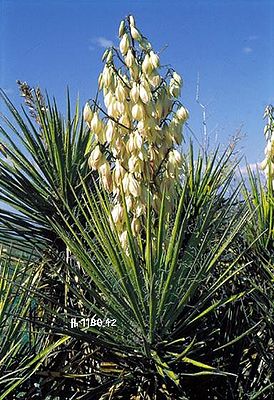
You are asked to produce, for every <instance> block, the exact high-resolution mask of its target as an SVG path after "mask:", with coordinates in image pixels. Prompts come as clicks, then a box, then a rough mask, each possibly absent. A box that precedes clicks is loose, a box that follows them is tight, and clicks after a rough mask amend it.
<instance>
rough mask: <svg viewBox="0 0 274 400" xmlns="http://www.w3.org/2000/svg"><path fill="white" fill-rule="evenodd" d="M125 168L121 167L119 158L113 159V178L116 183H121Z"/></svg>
mask: <svg viewBox="0 0 274 400" xmlns="http://www.w3.org/2000/svg"><path fill="white" fill-rule="evenodd" d="M125 173H126V170H125V169H124V168H123V167H122V165H121V163H120V161H119V160H116V161H115V168H114V180H115V183H116V185H119V184H120V183H121V180H122V179H123V177H124V176H125Z"/></svg>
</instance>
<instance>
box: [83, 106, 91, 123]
mask: <svg viewBox="0 0 274 400" xmlns="http://www.w3.org/2000/svg"><path fill="white" fill-rule="evenodd" d="M83 116H84V121H85V122H87V123H90V122H91V120H92V118H93V112H92V110H91V108H90V105H89V104H88V103H86V104H85V107H84V112H83Z"/></svg>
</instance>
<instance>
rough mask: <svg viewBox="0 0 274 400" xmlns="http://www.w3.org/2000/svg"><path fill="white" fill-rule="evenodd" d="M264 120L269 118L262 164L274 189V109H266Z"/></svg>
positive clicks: (265, 132)
mask: <svg viewBox="0 0 274 400" xmlns="http://www.w3.org/2000/svg"><path fill="white" fill-rule="evenodd" d="M264 118H267V124H266V126H265V128H264V134H265V137H266V141H267V144H266V147H265V159H264V160H263V162H262V163H261V168H262V169H263V170H264V172H265V174H266V177H267V179H270V180H271V181H272V186H273V189H274V107H273V106H271V105H269V106H268V107H266V110H265V113H264Z"/></svg>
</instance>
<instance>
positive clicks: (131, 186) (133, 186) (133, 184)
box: [128, 173, 141, 197]
mask: <svg viewBox="0 0 274 400" xmlns="http://www.w3.org/2000/svg"><path fill="white" fill-rule="evenodd" d="M128 191H129V193H130V194H132V196H133V197H138V196H140V193H141V188H140V184H139V183H138V182H137V180H136V179H135V178H134V175H133V174H131V173H129V174H128Z"/></svg>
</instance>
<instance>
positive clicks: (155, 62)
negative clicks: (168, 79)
mask: <svg viewBox="0 0 274 400" xmlns="http://www.w3.org/2000/svg"><path fill="white" fill-rule="evenodd" d="M149 58H150V62H151V64H152V65H153V67H154V68H158V67H159V66H160V59H159V56H158V55H157V54H155V53H154V51H151V52H150V53H149Z"/></svg>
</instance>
